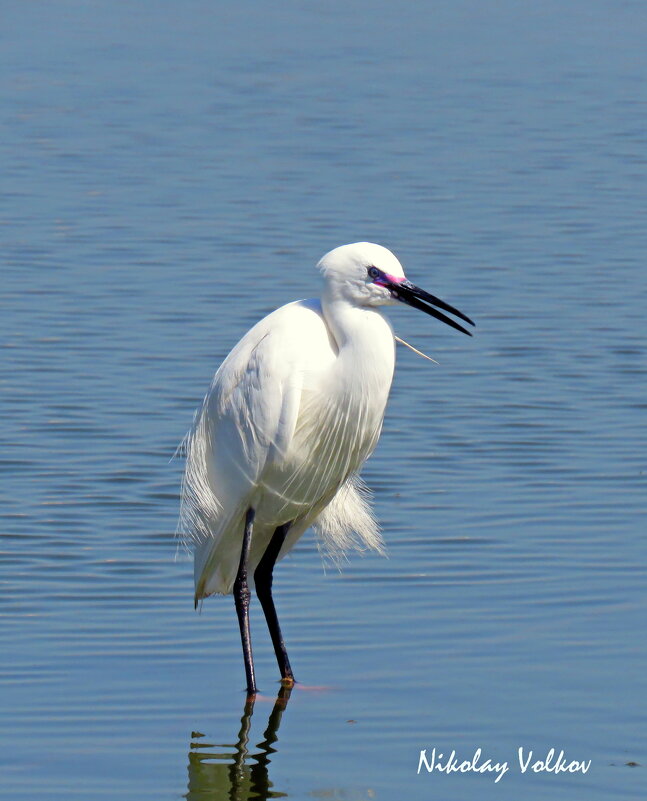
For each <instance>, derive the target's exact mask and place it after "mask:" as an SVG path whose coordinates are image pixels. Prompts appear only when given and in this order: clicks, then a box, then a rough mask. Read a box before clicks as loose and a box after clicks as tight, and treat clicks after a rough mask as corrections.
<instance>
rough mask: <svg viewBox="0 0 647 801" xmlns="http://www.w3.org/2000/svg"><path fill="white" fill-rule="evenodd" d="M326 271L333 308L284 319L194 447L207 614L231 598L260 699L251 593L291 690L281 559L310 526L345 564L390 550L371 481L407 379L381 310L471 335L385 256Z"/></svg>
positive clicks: (219, 392) (255, 336)
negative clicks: (279, 582)
mask: <svg viewBox="0 0 647 801" xmlns="http://www.w3.org/2000/svg"><path fill="white" fill-rule="evenodd" d="M318 267H319V269H320V270H321V272H322V273H323V277H324V289H323V294H322V296H321V300H301V301H296V302H294V303H289V304H287V305H286V306H282V307H281V308H279V309H277V310H276V311H274V312H272V313H271V314H270V315H268V316H267V317H265V319H263V320H261V321H260V322H259V323H257V324H256V325H255V326H254V327H253V328H252V329H251V330H250V331H248V332H247V333H246V334H245V336H244V337H243V338H242V339H241V340H240V342H239V343H238V344H237V345H236V346H235V347H234V349H233V350H232V351H231V353H230V354H229V355H228V356H227V358H226V359H225V360H224V362H223V363H222V365H221V366H220V368H219V369H218V371H217V372H216V374H215V376H214V379H213V381H212V383H211V387H210V388H209V391H208V393H207V395H206V397H205V399H204V402H203V404H202V407H201V408H200V409H199V411H198V412H197V414H196V417H195V420H194V424H193V427H192V429H191V431H190V432H189V434H188V435H187V438H186V440H185V446H186V468H185V475H184V481H183V487H182V506H181V516H180V529H181V532H182V533H183V536H184V541H185V543H186V544H187V545H188V546H189V547H190V548H191V549H192V550H193V554H194V572H195V603H196V605H197V603H198V601H199V600H201V599H202V598H206V597H207V596H209V595H212V594H214V593H222V594H229V593H232V592H233V594H234V600H235V605H236V611H237V615H238V622H239V625H240V632H241V639H242V645H243V656H244V660H245V673H246V678H247V691H248V693H249V694H250V695H251V694H254V693H256V680H255V676H254V663H253V658H252V648H251V640H250V632H249V601H250V589H249V588H250V585H252V586H255V588H256V593H257V595H258V598H259V600H260V602H261V606H262V608H263V612H264V613H265V618H266V620H267V625H268V628H269V631H270V635H271V638H272V643H273V646H274V651H275V653H276V658H277V661H278V665H279V669H280V671H281V679H282V682H283V684H284V685H285V686H291V685H292V684H293V683H294V675H293V673H292V669H291V667H290V662H289V660H288V655H287V651H286V648H285V644H284V642H283V637H282V635H281V630H280V627H279V623H278V618H277V614H276V609H275V607H274V601H273V599H272V573H273V569H274V564H275V563H276V561H277V559H281V558H282V557H283V556H285V555H286V554H287V553H288V551H290V550H291V548H293V547H294V545H295V543H296V542H297V540H298V539H299V537H301V535H302V534H303V533H304V532H305V530H306V529H307V528H309V527H310V526H314V527H315V528H316V529H317V531H318V533H319V536H320V537H321V539H322V541H323V543H324V545H326V546H327V547H328V548H329V549H331V550H332V551H334V552H337V553H339V552H344V551H346V550H347V549H348V548H350V547H360V548H372V549H375V550H378V551H380V550H382V539H381V536H380V533H379V529H378V526H377V523H376V521H375V519H374V517H373V515H372V513H371V510H370V507H369V504H368V501H367V497H366V491H365V487H364V485H363V483H362V482H361V480H360V478H359V470H360V468H361V467H362V464H363V463H364V461H365V460H366V459H367V458H368V456H369V455H370V454H371V453H372V451H373V449H374V448H375V446H376V444H377V441H378V438H379V436H380V431H381V429H382V421H383V418H384V410H385V407H386V403H387V399H388V395H389V390H390V387H391V380H392V378H393V369H394V365H395V342H394V335H393V331H392V329H391V326H390V324H389V323H388V322H387V320H386V319H385V318H384V317H383V316H382V314H380V312H379V307H380V306H386V305H389V304H393V303H396V302H398V301H401V302H403V303H406V304H408V305H409V306H413V307H414V308H416V309H420V310H421V311H424V312H426V313H427V314H430V315H432V316H433V317H435V318H436V319H438V320H442V321H443V322H445V323H447V324H448V325H451V326H452V327H453V328H455V329H457V330H459V331H462V332H463V333H465V334H469V332H468V331H467V330H466V329H465V328H463V326H462V325H460V324H459V323H457V322H455V321H454V320H452V319H451V318H449V317H447V316H446V315H445V314H443V312H442V311H439V309H442V310H443V311H445V312H449V313H450V314H452V315H454V316H456V317H459V318H460V319H461V320H464V321H465V322H467V323H469V324H471V325H473V323H472V321H471V320H470V319H469V318H468V317H466V316H465V315H464V314H462V313H461V312H459V311H458V310H457V309H455V308H454V307H453V306H450V305H449V304H447V303H444V302H443V301H442V300H440V299H439V298H437V297H435V296H434V295H430V294H429V293H428V292H425V291H424V290H422V289H419V288H418V287H417V286H414V284H412V283H410V282H409V281H408V280H407V279H406V278H405V275H404V271H403V269H402V266H401V264H400V262H399V261H398V260H397V258H396V257H395V256H394V255H393V253H391V252H390V251H389V250H387V249H386V248H384V247H382V246H380V245H376V244H373V243H370V242H358V243H356V244H353V245H344V246H343V247H338V248H335V250H332V251H331V252H330V253H327V254H326V255H325V256H324V257H323V258H322V259H321V261H320V262H319V264H318ZM252 576H253V581H252V578H251V577H252Z"/></svg>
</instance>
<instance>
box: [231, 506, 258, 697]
mask: <svg viewBox="0 0 647 801" xmlns="http://www.w3.org/2000/svg"><path fill="white" fill-rule="evenodd" d="M253 527H254V510H253V509H248V510H247V515H246V517H245V533H244V534H243V547H242V550H241V553H240V563H239V565H238V573H237V574H236V580H235V581H234V602H235V604H236V614H237V615H238V625H239V626H240V639H241V640H242V643H243V657H244V659H245V675H246V676H247V693H248V695H255V694H256V679H255V678H254V658H253V656H252V640H251V637H250V634H249V598H250V594H251V593H250V592H249V587H248V586H247V560H248V558H249V549H250V546H251V544H252V529H253Z"/></svg>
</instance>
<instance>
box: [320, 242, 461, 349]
mask: <svg viewBox="0 0 647 801" xmlns="http://www.w3.org/2000/svg"><path fill="white" fill-rule="evenodd" d="M317 266H318V267H319V269H320V270H321V272H322V273H323V276H324V279H325V281H326V294H327V296H328V297H329V298H331V299H332V300H337V299H339V300H345V301H347V302H348V303H351V304H353V305H354V306H386V305H391V304H394V303H398V302H400V303H406V304H407V305H409V306H413V307H414V308H415V309H420V310H421V311H424V312H426V313H427V314H430V315H431V316H432V317H435V318H436V319H437V320H441V321H442V322H444V323H447V325H450V326H452V328H456V329H457V330H458V331H462V332H463V333H464V334H468V335H469V336H471V334H470V332H469V331H467V330H466V329H465V328H463V326H462V325H459V323H457V322H455V321H454V320H452V319H450V318H449V317H447V316H446V315H445V314H442V312H440V311H438V309H443V310H444V311H446V312H449V313H450V314H453V315H454V316H455V317H460V319H461V320H464V321H465V322H466V323H469V324H470V325H474V323H473V322H472V321H471V320H470V318H469V317H466V316H465V315H464V314H463V313H462V312H459V311H458V309H455V308H454V307H453V306H450V305H449V304H448V303H445V302H444V301H442V300H440V298H437V297H435V296H434V295H430V294H429V293H428V292H425V291H424V289H420V288H419V287H417V286H415V284H412V283H411V282H410V281H408V280H407V278H406V277H405V275H404V270H403V269H402V265H401V264H400V262H399V261H398V260H397V259H396V257H395V256H394V255H393V253H391V251H390V250H387V249H386V248H385V247H382V245H376V244H374V243H373V242H356V243H355V244H353V245H342V246H341V247H338V248H335V249H334V250H331V251H330V252H329V253H326V255H325V256H324V257H323V258H322V259H321V261H320V262H319V264H318V265H317Z"/></svg>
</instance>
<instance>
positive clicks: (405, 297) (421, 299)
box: [387, 279, 474, 337]
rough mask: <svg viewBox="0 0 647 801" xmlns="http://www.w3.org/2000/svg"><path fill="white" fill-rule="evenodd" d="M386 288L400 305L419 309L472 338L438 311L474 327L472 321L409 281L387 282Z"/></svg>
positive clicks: (464, 329) (466, 331) (458, 324)
mask: <svg viewBox="0 0 647 801" xmlns="http://www.w3.org/2000/svg"><path fill="white" fill-rule="evenodd" d="M387 286H388V288H389V290H390V291H391V295H392V297H393V298H395V299H396V300H401V301H402V303H406V304H407V305H408V306H413V308H414V309H420V311H423V312H426V313H427V314H430V315H431V316H432V317H435V318H436V319H437V320H440V321H441V322H443V323H447V325H450V326H451V327H452V328H455V329H456V330H457V331H462V332H463V333H464V334H467V336H469V337H471V336H472V334H471V332H470V331H468V330H467V329H466V328H463V326H462V325H460V323H457V322H456V321H455V320H452V319H451V317H447V315H446V314H443V313H442V312H440V311H438V309H443V311H446V312H449V313H450V314H453V315H454V317H459V318H460V319H461V320H464V321H465V322H466V323H469V324H470V325H474V323H473V321H472V320H470V318H469V317H467V316H466V315H464V314H463V312H459V311H458V309H455V308H454V307H453V306H450V305H449V303H445V301H444V300H441V299H440V298H437V297H436V296H435V295H430V294H429V292H425V290H424V289H420V287H418V286H416V285H415V284H412V283H411V281H407V280H406V279H405V280H404V281H397V282H396V281H389V282H388V284H387Z"/></svg>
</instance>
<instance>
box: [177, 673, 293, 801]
mask: <svg viewBox="0 0 647 801" xmlns="http://www.w3.org/2000/svg"><path fill="white" fill-rule="evenodd" d="M291 692H292V690H291V688H288V687H281V689H280V690H279V694H278V695H277V696H276V701H275V702H274V707H273V708H272V712H271V713H270V717H269V720H268V722H267V728H266V729H265V732H264V734H263V739H262V740H261V742H260V743H258V744H257V746H256V748H257V749H258V751H257V752H256V753H254V754H250V752H249V749H248V743H249V732H250V729H251V725H252V714H253V712H254V703H255V701H254V699H253V698H251V699H247V701H246V702H245V707H244V709H243V715H242V717H241V719H240V730H239V732H238V741H237V742H236V743H235V745H232V744H224V743H223V744H215V743H204V742H200V741H199V739H198V738H201V737H202V736H203V735H201V734H199V733H197V732H193V733H192V735H191V746H190V749H189V792H188V793H187V794H186V796H185V798H186V799H188V801H205V800H206V799H208V801H247V799H255V801H263V799H268V798H286V796H287V793H281V792H278V791H277V790H274V789H273V784H272V782H271V781H270V777H269V764H270V761H271V760H270V755H271V754H273V753H275V752H276V748H274V744H275V743H276V742H277V740H278V730H279V726H280V725H281V717H282V716H283V712H284V710H285V708H286V707H287V704H288V701H289V699H290V693H291ZM232 748H233V753H232V750H231V749H232ZM220 749H227V750H226V751H221V750H220Z"/></svg>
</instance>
